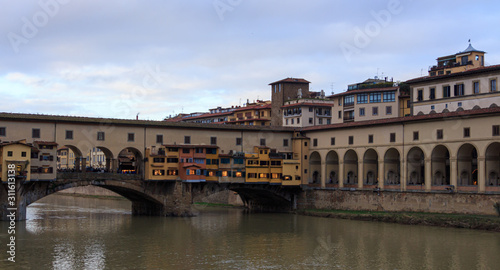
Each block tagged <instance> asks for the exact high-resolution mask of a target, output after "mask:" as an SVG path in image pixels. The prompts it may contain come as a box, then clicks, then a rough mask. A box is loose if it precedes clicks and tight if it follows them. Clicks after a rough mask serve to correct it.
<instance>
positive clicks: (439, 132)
mask: <svg viewBox="0 0 500 270" xmlns="http://www.w3.org/2000/svg"><path fill="white" fill-rule="evenodd" d="M436 137H437V139H438V140H442V139H443V130H442V129H438V130H437V132H436Z"/></svg>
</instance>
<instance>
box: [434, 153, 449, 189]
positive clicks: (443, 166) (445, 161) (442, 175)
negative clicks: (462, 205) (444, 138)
mask: <svg viewBox="0 0 500 270" xmlns="http://www.w3.org/2000/svg"><path fill="white" fill-rule="evenodd" d="M431 170H432V185H433V186H443V185H449V184H450V152H449V151H448V148H446V147H445V146H443V145H438V146H436V147H434V150H432V154H431Z"/></svg>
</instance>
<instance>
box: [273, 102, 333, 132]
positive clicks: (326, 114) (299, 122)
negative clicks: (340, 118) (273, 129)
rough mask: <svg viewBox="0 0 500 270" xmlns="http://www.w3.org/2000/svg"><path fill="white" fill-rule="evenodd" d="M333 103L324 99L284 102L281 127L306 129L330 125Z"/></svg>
mask: <svg viewBox="0 0 500 270" xmlns="http://www.w3.org/2000/svg"><path fill="white" fill-rule="evenodd" d="M333 106H334V103H333V101H330V100H326V99H315V98H302V99H296V100H290V101H287V102H285V105H283V106H282V107H281V109H282V111H283V126H285V127H308V126H317V125H329V124H331V123H332V107H333Z"/></svg>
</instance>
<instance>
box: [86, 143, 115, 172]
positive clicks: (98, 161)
mask: <svg viewBox="0 0 500 270" xmlns="http://www.w3.org/2000/svg"><path fill="white" fill-rule="evenodd" d="M113 160H114V159H113V153H112V152H111V150H109V149H108V148H106V147H102V146H98V147H93V148H92V149H89V152H88V153H87V155H86V163H87V164H86V168H87V171H89V172H112V171H114V170H113V166H112V165H113V164H112V163H113Z"/></svg>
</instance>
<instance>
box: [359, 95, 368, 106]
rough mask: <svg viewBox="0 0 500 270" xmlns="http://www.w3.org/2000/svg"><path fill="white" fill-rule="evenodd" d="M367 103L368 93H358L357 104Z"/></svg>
mask: <svg viewBox="0 0 500 270" xmlns="http://www.w3.org/2000/svg"><path fill="white" fill-rule="evenodd" d="M364 103H368V94H358V104H364Z"/></svg>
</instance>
